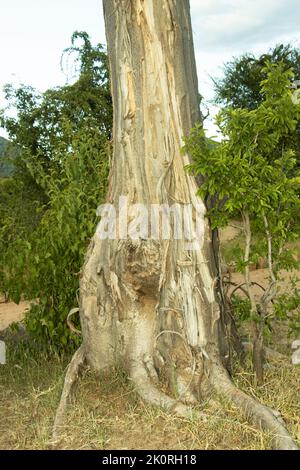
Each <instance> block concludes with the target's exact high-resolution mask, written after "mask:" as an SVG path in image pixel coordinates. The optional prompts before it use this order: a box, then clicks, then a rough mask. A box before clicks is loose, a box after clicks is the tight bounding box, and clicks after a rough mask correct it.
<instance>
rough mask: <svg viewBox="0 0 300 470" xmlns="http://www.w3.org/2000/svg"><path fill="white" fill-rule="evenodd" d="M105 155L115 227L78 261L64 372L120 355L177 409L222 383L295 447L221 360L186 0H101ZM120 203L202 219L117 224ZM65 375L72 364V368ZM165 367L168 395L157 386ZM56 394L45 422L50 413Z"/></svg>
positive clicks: (148, 394)
mask: <svg viewBox="0 0 300 470" xmlns="http://www.w3.org/2000/svg"><path fill="white" fill-rule="evenodd" d="M103 4H104V14H105V23H106V33H107V43H108V53H109V59H110V68H111V88H112V96H113V104H114V138H113V144H114V154H113V161H112V167H111V173H110V184H109V191H108V195H107V203H109V204H111V205H113V206H114V208H115V209H116V214H117V219H116V226H115V227H113V229H116V230H112V232H113V234H114V235H115V236H111V237H108V238H106V239H101V237H100V236H99V230H98V231H97V232H96V234H95V236H94V238H93V240H92V242H91V245H90V247H89V250H88V253H87V257H86V261H85V264H84V267H83V270H82V277H81V285H80V320H81V328H82V335H83V345H82V346H81V350H80V353H79V354H78V353H77V355H76V356H74V360H73V362H72V364H71V367H70V370H71V371H72V373H71V374H69V375H68V374H67V379H66V388H67V390H69V389H70V383H71V381H70V375H72V374H73V372H74V371H75V372H76V373H77V368H76V366H79V365H81V364H82V360H83V356H84V358H85V361H86V362H87V363H88V364H89V366H91V367H92V368H93V369H95V370H103V369H108V368H111V367H114V366H116V365H121V366H122V367H123V368H125V369H126V371H127V372H128V374H129V376H130V377H131V379H132V380H133V382H134V383H135V386H136V390H137V392H138V393H139V394H140V395H141V396H142V397H143V398H144V399H145V400H147V401H150V402H151V403H155V404H157V405H160V406H163V407H165V408H166V409H169V410H172V411H174V412H176V413H178V414H180V415H187V414H189V411H190V408H189V407H188V406H187V403H191V402H195V401H197V400H199V399H201V396H202V395H203V394H205V393H206V392H207V390H210V391H211V390H215V391H217V393H222V394H225V395H226V396H227V397H228V398H229V399H231V400H234V401H235V403H236V404H237V405H238V406H240V407H241V408H242V409H243V410H246V411H247V412H249V414H251V415H253V418H254V419H256V421H258V422H259V423H260V424H262V425H264V426H265V427H266V428H268V429H271V430H272V431H273V432H274V437H275V445H276V446H277V447H281V448H296V445H295V444H294V442H293V441H292V439H291V438H290V437H289V435H288V433H287V432H286V430H285V429H284V427H283V426H282V425H281V424H280V423H279V422H278V421H277V420H276V418H275V416H274V415H273V413H272V412H271V411H270V410H268V409H266V408H265V407H263V406H262V405H259V404H258V403H256V402H255V401H254V400H252V401H250V399H248V397H247V396H246V395H244V394H242V393H241V392H239V391H237V390H236V389H235V387H234V385H233V384H232V382H231V380H230V378H229V375H228V373H227V371H226V369H225V366H224V360H223V359H224V356H226V354H227V353H228V345H226V342H227V340H226V337H225V336H226V335H225V333H224V328H223V327H222V325H223V324H224V322H222V302H221V296H220V295H218V292H217V285H218V280H217V271H216V268H215V257H214V254H213V250H212V246H213V244H212V234H211V230H210V227H209V222H208V220H207V218H205V206H204V203H203V201H201V200H200V199H199V197H197V196H196V192H197V185H196V182H195V180H194V177H193V176H192V175H190V174H187V172H186V170H185V165H187V164H188V163H189V157H188V156H187V155H182V152H181V147H182V137H183V136H184V135H187V134H188V132H189V130H190V128H191V127H193V126H194V125H195V123H196V122H197V121H199V120H200V111H199V95H198V86H197V75H196V66H195V58H194V47H193V37H192V28H191V20H190V11H189V1H188V0H104V1H103ZM125 196H126V197H127V199H128V203H129V204H131V205H132V204H141V205H143V207H147V208H149V206H150V204H160V205H163V204H165V205H167V207H169V206H172V205H173V204H174V203H177V204H178V205H179V206H184V205H186V204H192V207H193V209H192V212H193V216H194V218H196V216H197V217H198V221H199V220H200V224H201V227H202V232H201V236H200V239H199V237H198V239H197V242H198V243H199V245H198V248H196V249H195V246H196V247H197V245H195V243H194V244H193V242H195V241H196V240H190V242H191V245H189V246H188V247H187V244H186V243H187V242H186V239H184V238H182V239H179V238H178V239H175V238H174V237H173V238H172V237H171V238H170V239H163V238H162V237H160V236H159V237H156V238H155V237H154V238H151V237H145V236H144V234H142V235H140V236H136V237H135V238H134V239H132V238H130V237H129V236H128V237H127V236H126V234H125V235H124V227H126V224H127V223H128V222H130V217H131V216H132V214H130V212H129V213H128V214H126V208H125V207H121V202H120V201H122V200H124V199H120V197H123V198H124V197H125ZM74 375H75V373H74ZM162 376H164V377H168V378H169V385H170V394H169V395H166V394H164V393H163V392H162V391H161V390H160V388H159V379H160V377H162ZM66 395H67V394H66V393H65V394H63V399H62V403H61V405H62V406H61V407H60V411H59V413H58V416H57V419H56V422H55V429H54V430H55V432H54V434H57V432H58V428H59V425H60V424H61V410H62V409H63V407H64V404H65V402H66V399H67V396H66Z"/></svg>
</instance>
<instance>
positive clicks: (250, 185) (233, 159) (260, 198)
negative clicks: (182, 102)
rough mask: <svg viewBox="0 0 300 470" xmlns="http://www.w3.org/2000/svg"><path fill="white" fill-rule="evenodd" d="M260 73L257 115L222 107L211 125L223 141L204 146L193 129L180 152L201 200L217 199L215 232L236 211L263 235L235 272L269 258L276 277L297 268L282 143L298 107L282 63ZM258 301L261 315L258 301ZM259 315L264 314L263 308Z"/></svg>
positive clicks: (290, 183) (294, 201)
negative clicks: (188, 160)
mask: <svg viewBox="0 0 300 470" xmlns="http://www.w3.org/2000/svg"><path fill="white" fill-rule="evenodd" d="M263 73H264V75H265V77H266V78H265V79H264V80H263V81H262V82H261V90H260V93H261V95H262V97H263V101H262V102H261V104H260V105H259V106H258V107H257V108H256V109H242V108H238V109H234V108H225V109H223V110H222V111H221V112H220V113H219V115H218V116H217V119H216V122H217V125H218V127H219V129H220V130H221V132H222V134H223V136H224V138H223V140H222V142H221V143H220V144H219V145H216V146H211V145H209V144H208V142H207V139H206V138H205V133H204V130H203V128H202V126H201V125H197V126H196V127H195V128H194V129H192V131H191V133H190V136H188V137H187V138H186V139H185V148H184V150H185V151H187V152H189V153H190V155H191V156H192V159H193V161H194V162H193V163H192V164H191V165H190V166H189V170H190V171H193V172H194V173H195V174H201V175H202V176H203V177H204V182H203V184H202V185H201V187H200V189H199V194H200V195H201V196H202V197H204V198H206V197H208V196H211V197H213V199H214V201H215V205H214V207H213V208H212V209H211V210H210V212H209V214H208V215H209V216H210V218H211V221H212V225H213V227H221V226H225V225H227V224H228V222H229V220H230V219H231V218H232V216H233V215H234V216H235V215H236V214H237V213H238V214H240V216H241V217H242V219H243V220H244V224H245V220H246V219H247V217H249V219H250V226H249V227H248V230H249V232H250V233H249V235H250V237H251V236H252V233H253V232H256V233H258V234H260V238H261V241H260V243H259V244H256V243H255V244H253V243H251V244H250V246H249V250H250V253H249V257H248V259H247V257H246V255H245V248H246V247H245V246H244V250H243V252H240V253H239V255H240V256H239V257H238V259H237V269H238V270H239V271H240V272H245V269H246V267H247V266H248V265H249V264H250V263H256V262H257V261H258V259H259V258H261V257H264V258H266V259H268V256H269V257H271V258H272V259H271V263H272V271H273V274H274V276H275V277H276V279H277V278H278V273H279V270H280V269H282V268H285V269H293V268H295V267H296V266H297V263H296V261H295V257H294V256H293V253H292V252H291V251H290V250H288V249H287V247H286V243H287V242H288V241H293V240H294V239H295V238H296V237H297V236H298V235H299V218H298V219H297V217H296V215H297V214H299V209H300V203H299V197H298V194H297V185H296V184H295V176H294V175H295V173H296V170H295V167H296V159H295V152H294V150H293V149H292V148H290V147H289V146H288V144H287V142H289V138H293V136H294V134H295V133H296V132H297V123H298V122H299V119H300V105H299V104H295V102H294V101H293V100H292V90H291V81H292V79H293V74H292V72H291V70H286V67H285V64H283V63H280V64H279V65H274V64H271V63H270V62H269V63H267V65H266V67H265V68H264V69H263ZM284 141H285V142H286V144H285V145H284V144H283V142H284ZM279 144H280V146H281V147H280V152H278V148H279ZM296 174H297V173H296ZM266 224H267V226H266ZM246 228H247V227H246ZM268 232H269V233H268ZM268 242H269V243H268ZM270 243H271V249H270V246H269V244H270ZM270 275H271V272H270ZM270 284H271V281H270ZM261 301H262V306H263V307H261V308H263V309H265V308H266V305H265V304H264V300H263V298H262V299H261ZM253 309H254V310H255V309H256V307H255V306H254V307H253ZM257 312H258V313H257V315H259V314H261V311H260V308H258V309H257ZM252 316H253V315H252ZM265 317H266V316H265ZM251 319H252V320H254V318H251ZM257 320H259V316H258V317H257Z"/></svg>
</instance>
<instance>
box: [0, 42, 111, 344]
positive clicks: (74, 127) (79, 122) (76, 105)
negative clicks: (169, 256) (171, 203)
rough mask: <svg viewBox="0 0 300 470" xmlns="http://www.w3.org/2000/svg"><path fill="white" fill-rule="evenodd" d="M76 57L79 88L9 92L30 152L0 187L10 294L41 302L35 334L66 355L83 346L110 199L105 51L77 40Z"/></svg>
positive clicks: (20, 141)
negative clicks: (89, 267)
mask: <svg viewBox="0 0 300 470" xmlns="http://www.w3.org/2000/svg"><path fill="white" fill-rule="evenodd" d="M79 39H81V40H82V41H83V44H82V45H81V46H80V47H77V46H75V41H77V40H79ZM70 53H77V59H76V64H77V65H78V66H79V68H78V71H77V72H78V74H79V76H78V78H77V80H76V81H75V82H74V83H73V84H71V85H66V86H63V87H59V88H55V89H51V90H48V91H46V92H45V93H44V94H39V93H37V92H36V91H35V90H33V89H32V88H30V87H21V88H19V89H17V90H15V89H13V88H12V87H11V86H7V87H6V98H7V100H8V102H9V106H8V108H11V107H14V108H15V109H16V111H17V116H16V117H14V118H12V117H11V116H10V114H9V113H7V109H6V110H3V112H2V125H4V127H5V128H6V130H7V132H8V133H9V136H10V139H11V140H12V141H13V142H14V144H15V145H17V146H18V148H19V149H20V152H19V154H18V157H17V158H16V165H15V166H16V170H15V173H14V175H13V177H12V178H9V179H8V180H7V181H5V182H2V184H1V185H0V215H1V219H0V266H1V268H0V291H3V292H5V293H7V294H8V296H9V297H10V298H11V299H12V300H14V301H15V302H18V301H19V300H20V299H21V297H22V296H24V297H25V298H27V299H37V302H35V303H34V304H33V305H32V308H31V310H30V312H29V314H28V315H27V317H26V320H25V321H26V327H27V330H28V332H29V333H31V334H32V335H33V336H34V338H35V339H36V340H38V341H40V342H41V343H44V344H49V346H51V348H52V349H56V350H61V349H66V348H73V347H74V346H76V345H77V343H78V338H77V337H75V336H74V335H73V334H71V333H70V331H69V329H68V327H67V325H66V317H67V315H68V312H69V310H70V309H71V308H72V307H74V306H75V305H76V304H77V292H78V288H79V275H80V269H81V266H82V264H83V261H84V254H85V252H86V250H87V247H88V244H89V240H90V238H91V237H92V235H93V233H94V230H95V226H96V222H97V219H96V209H97V207H98V205H99V204H100V203H101V202H103V200H104V197H105V193H106V185H107V178H108V161H109V152H110V143H109V138H110V135H111V128H112V104H111V96H110V94H109V88H108V70H107V57H106V54H105V52H104V51H103V48H102V46H100V45H98V46H96V47H93V46H92V45H91V43H90V41H89V38H88V36H87V34H86V33H74V35H73V36H72V46H71V48H69V49H68V50H67V51H66V52H65V54H68V55H69V54H70Z"/></svg>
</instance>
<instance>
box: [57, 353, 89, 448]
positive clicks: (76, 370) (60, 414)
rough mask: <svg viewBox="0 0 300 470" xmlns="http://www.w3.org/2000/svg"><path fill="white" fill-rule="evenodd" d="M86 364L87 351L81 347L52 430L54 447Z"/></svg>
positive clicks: (70, 365)
mask: <svg viewBox="0 0 300 470" xmlns="http://www.w3.org/2000/svg"><path fill="white" fill-rule="evenodd" d="M84 362H85V349H84V346H83V345H81V346H80V348H79V349H78V350H77V351H76V353H75V354H74V356H73V357H72V360H71V362H70V364H69V366H68V369H67V372H66V377H65V382H64V387H63V391H62V394H61V398H60V402H59V405H58V408H57V411H56V415H55V419H54V425H53V429H52V441H51V444H52V445H54V444H56V443H57V442H58V441H59V432H60V428H61V425H62V422H63V417H64V414H65V411H66V407H67V404H68V401H69V397H70V394H71V391H72V387H73V385H74V384H75V383H76V381H77V378H78V374H79V371H80V368H81V367H82V366H83V364H84Z"/></svg>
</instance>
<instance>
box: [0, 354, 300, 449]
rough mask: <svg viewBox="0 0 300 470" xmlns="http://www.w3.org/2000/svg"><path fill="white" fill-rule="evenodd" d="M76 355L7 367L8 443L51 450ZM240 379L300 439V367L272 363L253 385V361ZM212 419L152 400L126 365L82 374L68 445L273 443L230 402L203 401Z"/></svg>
mask: <svg viewBox="0 0 300 470" xmlns="http://www.w3.org/2000/svg"><path fill="white" fill-rule="evenodd" d="M67 362H68V358H65V359H58V358H55V357H54V358H52V359H51V360H49V358H39V359H38V360H34V359H33V358H29V357H25V358H22V360H21V361H18V360H17V358H16V357H15V358H13V357H12V358H11V360H10V363H9V364H8V365H6V366H1V367H0V449H45V448H47V441H48V439H49V435H50V429H51V425H52V422H53V417H54V413H55V410H56V406H57V404H58V400H59V395H60V391H61V387H62V377H63V372H64V369H65V366H66V364H67ZM235 381H236V383H237V384H238V385H239V386H240V387H241V388H243V389H244V390H246V391H247V392H248V393H249V394H251V395H253V396H256V397H258V398H259V399H261V400H262V401H263V402H264V403H266V404H267V405H269V406H271V407H272V408H273V409H276V410H279V411H280V412H281V414H282V416H283V418H284V420H285V422H286V425H287V426H288V428H289V430H290V432H291V433H292V435H293V436H295V437H297V438H298V440H299V443H300V402H299V390H300V368H296V367H294V368H293V367H291V366H290V365H289V364H288V363H287V364H284V365H283V364H270V365H268V367H267V369H266V383H265V385H264V386H263V387H261V388H259V389H257V388H256V389H255V388H254V387H253V374H252V372H251V370H250V366H249V364H248V366H246V369H241V368H240V367H237V369H236V371H235ZM201 408H202V409H204V410H205V412H206V413H208V414H209V419H207V420H206V421H204V420H197V419H194V420H193V419H192V420H184V419H180V418H176V417H174V416H171V415H169V414H166V413H164V412H163V411H161V410H159V409H157V408H153V407H149V406H147V405H145V404H144V403H143V402H142V401H141V400H139V398H138V397H137V395H136V394H135V392H134V390H133V387H132V384H131V383H130V382H129V381H128V380H127V378H126V377H125V376H124V375H123V374H122V372H120V371H113V372H111V374H109V375H101V376H99V375H95V374H94V373H92V372H91V371H86V372H85V373H84V375H83V376H82V378H81V379H80V381H79V383H78V386H77V389H76V392H75V394H74V399H73V403H72V404H71V405H70V407H69V410H68V413H67V416H66V419H65V426H64V429H63V430H62V438H63V439H62V443H61V446H60V448H61V449H161V450H164V449H170V450H171V449H183V450H186V449H265V448H268V447H269V446H270V439H269V436H268V435H266V434H265V433H263V432H261V431H260V430H258V429H256V428H255V427H254V426H252V425H251V424H250V423H248V422H247V421H246V419H245V417H243V416H242V415H241V414H240V413H239V412H237V410H236V409H235V408H234V407H233V406H231V405H228V403H226V402H222V403H221V404H218V403H217V402H215V401H214V402H213V403H210V404H208V403H203V404H202V405H201Z"/></svg>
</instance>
